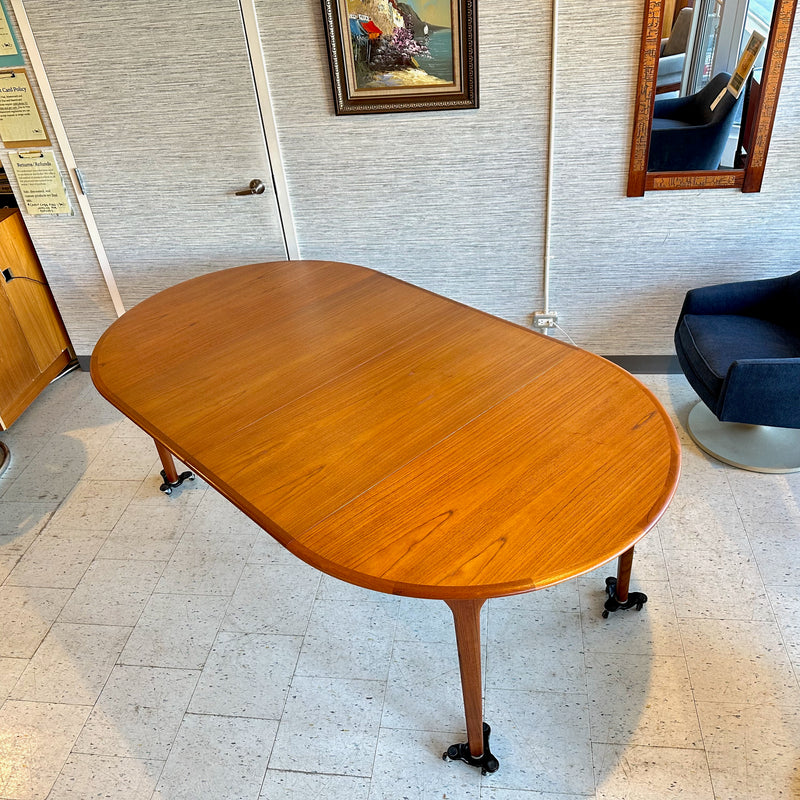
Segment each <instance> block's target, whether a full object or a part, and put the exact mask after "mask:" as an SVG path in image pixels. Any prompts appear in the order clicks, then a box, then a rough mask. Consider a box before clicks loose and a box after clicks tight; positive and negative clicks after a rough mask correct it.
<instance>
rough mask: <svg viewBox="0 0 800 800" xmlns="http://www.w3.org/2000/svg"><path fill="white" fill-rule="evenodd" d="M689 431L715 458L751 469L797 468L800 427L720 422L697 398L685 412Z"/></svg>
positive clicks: (734, 465)
mask: <svg viewBox="0 0 800 800" xmlns="http://www.w3.org/2000/svg"><path fill="white" fill-rule="evenodd" d="M687 427H688V431H689V435H690V436H691V437H692V439H693V440H694V443H695V444H696V445H697V446H698V447H699V448H700V449H701V450H704V451H705V452H706V453H708V454H709V455H710V456H713V457H714V458H716V459H717V460H718V461H722V462H724V463H725V464H730V465H731V466H733V467H738V468H739V469H748V470H750V471H751V472H773V473H779V472H800V429H798V428H771V427H768V426H766V425H743V424H741V423H739V422H720V421H719V420H718V419H717V418H716V417H715V416H714V414H713V412H712V411H711V410H710V409H709V408H708V406H707V405H706V404H705V403H704V402H702V401H700V402H699V403H698V404H697V405H696V406H695V407H694V408H693V409H692V410H691V411H690V412H689V424H688V426H687Z"/></svg>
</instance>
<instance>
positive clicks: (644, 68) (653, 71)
mask: <svg viewBox="0 0 800 800" xmlns="http://www.w3.org/2000/svg"><path fill="white" fill-rule="evenodd" d="M751 1H752V0H751ZM726 2H728V3H732V4H734V5H735V3H736V0H695V3H694V9H695V13H697V10H698V9H703V13H705V9H707V8H708V5H709V3H714V4H715V9H716V10H718V9H719V8H720V7H724V5H725V3H726ZM689 5H692V3H689ZM739 5H741V0H740V2H739ZM748 7H749V6H748V5H747V4H746V3H745V5H744V8H745V10H747V8H748ZM796 7H797V0H774V8H773V12H772V17H771V21H770V25H769V33H768V38H767V40H766V45H765V48H764V56H763V58H764V60H763V68H762V69H761V71H760V75H759V76H758V77H759V79H758V80H755V79H753V78H752V76H751V77H748V80H747V87H744V86H742V87H741V90H740V92H741V99H730V98H728V99H729V100H730V103H731V105H734V104H738V105H739V106H740V107H741V109H742V111H741V113H742V117H741V123H740V127H739V129H738V133H737V135H738V145H737V148H736V151H737V152H736V157H735V160H734V161H733V166H731V167H723V166H720V167H719V168H716V169H714V168H711V169H696V168H695V169H675V168H672V167H670V168H669V169H664V168H663V166H659V167H657V168H656V169H649V168H648V167H649V166H652V164H653V163H658V159H652V158H651V152H650V150H651V140H652V131H653V114H654V109H655V110H656V111H657V112H658V107H656V105H655V104H656V93H657V90H658V91H661V90H662V87H661V86H659V87H658V89H657V85H656V84H657V83H658V82H659V59H660V57H661V51H662V35H663V33H665V32H667V33H668V32H669V31H670V30H671V27H672V22H673V17H672V13H673V10H674V8H675V2H674V0H645V10H644V25H643V30H642V44H641V53H640V59H639V75H638V81H637V91H636V102H635V106H634V122H633V136H632V141H631V157H630V169H629V172H628V191H627V195H628V197H641V196H642V195H644V193H645V191H654V190H664V189H725V188H735V189H741V190H742V191H743V192H758V191H760V190H761V182H762V179H763V175H764V167H765V164H766V160H767V152H768V150H769V141H770V137H771V136H772V126H773V122H774V119H775V109H776V107H777V104H778V95H779V93H780V86H781V81H782V80H783V71H784V66H785V61H786V52H787V50H788V48H789V38H790V36H791V32H792V25H793V24H794V16H795V10H796ZM665 11H666V14H669V18H668V24H667V25H666V26H665V24H664V22H665V17H666V14H665ZM740 18H741V13H740ZM676 19H677V17H676ZM701 22H702V21H701V20H700V19H699V14H698V19H696V20H694V22H693V23H692V29H691V36H690V37H689V39H690V44H689V50H690V51H691V50H692V43H693V42H699V48H702V47H704V46H706V44H707V42H706V40H704V39H702V36H703V35H704V29H703V28H702V24H701ZM744 27H745V26H744V23H742V28H741V29H742V30H744ZM740 33H741V30H740ZM717 38H718V29H714V31H713V35H712V36H710V37H709V38H708V41H709V42H712V49H713V47H714V46H716V42H717ZM664 41H667V40H666V39H664ZM735 44H736V55H735V56H734V58H738V54H739V52H740V50H741V47H740V46H739V42H738V40H737V41H736V43H735ZM694 52H695V53H696V54H697V55H698V56H699V57H700V59H702V58H705V59H706V61H705V62H704V63H702V64H701V69H702V70H704V71H705V79H706V80H708V85H709V86H711V80H709V78H711V75H710V74H709V69H710V68H711V63H712V62H711V60H710V59H709V58H708V57H707V54H706V52H700V51H699V49H698V47H697V46H696V47H695V48H694ZM687 57H688V55H687ZM695 60H696V61H697V59H695ZM740 63H741V62H740ZM690 71H691V70H690V68H689V67H688V65H687V67H684V72H683V79H682V81H681V83H680V84H671V85H669V86H667V87H666V89H667V90H668V91H673V92H674V93H675V94H678V95H679V96H686V95H689V93H690V91H691V89H690V88H689V82H688V80H687V78H688V76H689V73H690ZM731 72H733V70H731ZM749 73H750V70H748V74H749ZM746 77H747V76H746ZM717 78H719V75H715V76H714V78H713V80H716V79H717ZM720 80H723V79H721V78H720ZM732 82H735V75H734V79H732ZM722 85H723V86H724V82H723V84H722ZM679 86H680V88H678V87H679ZM675 90H677V91H675ZM712 91H713V90H712ZM723 91H725V89H723ZM698 94H699V92H698ZM698 94H694V95H692V96H694V97H697V96H698ZM722 96H723V95H722V93H720V94H719V97H717V98H716V102H719V99H720V98H721V97H722ZM737 97H738V96H737ZM687 99H689V98H688V97H687ZM659 103H660V106H664V104H663V103H662V102H661V101H659ZM711 108H712V109H713V108H714V106H713V105H712V106H711ZM678 124H682V123H678ZM659 127H660V126H659Z"/></svg>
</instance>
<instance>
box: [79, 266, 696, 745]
mask: <svg viewBox="0 0 800 800" xmlns="http://www.w3.org/2000/svg"><path fill="white" fill-rule="evenodd" d="M91 370H92V378H93V380H94V382H95V385H96V386H97V388H98V390H99V391H100V393H101V394H102V395H103V396H104V397H106V398H107V399H108V400H109V401H110V402H111V403H112V404H114V405H115V406H116V407H117V408H119V409H120V410H121V411H122V412H123V413H124V414H126V415H127V416H128V417H130V418H131V419H132V420H133V421H134V422H136V423H137V424H138V425H139V426H140V427H142V428H143V429H144V430H145V431H147V432H148V433H149V434H150V435H151V436H152V437H153V438H154V439H155V440H156V442H157V443H158V444H159V446H160V448H162V452H163V451H168V452H170V453H172V454H174V455H175V456H177V457H178V458H179V459H180V460H182V461H184V462H185V463H186V464H187V465H189V466H190V467H191V469H193V470H195V471H196V472H197V473H198V474H199V475H201V476H202V477H203V478H204V479H205V480H206V481H207V482H208V483H209V484H210V485H211V486H213V487H214V488H215V489H217V490H218V491H219V492H221V493H222V494H223V495H224V496H225V497H227V498H228V499H229V500H230V501H231V502H233V503H234V504H235V505H236V506H238V507H239V508H240V509H242V510H243V511H244V512H245V513H246V514H247V515H249V516H250V517H251V518H252V519H253V520H255V521H256V522H257V523H258V524H259V525H260V526H261V527H262V528H263V529H264V530H266V531H268V532H269V533H270V534H271V535H272V536H274V537H275V538H276V539H277V540H278V541H279V542H281V544H283V545H284V546H285V547H286V548H287V549H288V550H290V551H291V552H293V553H294V554H296V555H297V556H298V557H300V558H301V559H303V560H304V561H306V562H307V563H309V564H311V565H313V566H314V567H317V568H319V569H320V570H322V571H324V572H326V573H328V574H329V575H333V576H335V577H337V578H341V579H342V580H345V581H348V582H350V583H354V584H357V585H359V586H363V587H366V588H368V589H374V590H377V591H380V592H387V593H392V594H400V595H408V596H412V597H422V598H434V599H440V600H445V601H446V602H448V604H449V605H450V606H451V608H452V609H454V614H455V615H456V627H457V629H458V627H459V624H461V625H462V627H465V626H466V627H465V631H466V630H467V629H469V630H472V631H473V634H474V635H477V633H476V632H474V630H473V629H474V627H475V620H476V618H477V614H479V610H480V604H481V603H483V601H485V600H486V599H487V598H491V597H498V596H502V595H509V594H516V593H520V592H527V591H531V590H534V589H539V588H542V587H544V586H549V585H551V584H555V583H558V582H560V581H564V580H566V579H568V578H571V577H574V576H576V575H580V574H581V573H584V572H587V571H588V570H591V569H593V568H595V567H597V566H599V565H601V564H603V563H605V562H607V561H609V560H611V559H614V558H615V557H617V556H621V555H623V554H626V553H629V554H632V552H633V550H632V548H633V546H634V544H635V543H636V541H637V540H638V539H639V538H640V537H641V536H643V535H644V534H645V533H646V532H647V531H648V530H649V529H650V528H651V527H652V526H653V524H654V523H655V522H656V520H657V519H658V518H659V516H660V515H661V513H662V512H663V511H664V509H665V508H666V506H667V504H668V503H669V500H670V498H671V496H672V494H673V492H674V490H675V487H676V484H677V480H678V474H679V463H680V449H679V444H678V437H677V434H676V431H675V428H674V426H673V425H672V423H671V421H670V419H669V417H668V415H667V414H666V412H665V411H664V409H663V408H662V407H661V405H660V404H659V403H658V401H657V400H656V399H655V397H654V396H653V395H652V394H651V392H650V391H649V390H648V389H646V388H645V387H644V386H643V385H642V384H641V383H639V381H637V380H636V379H635V378H633V377H632V376H631V375H630V374H628V373H627V372H625V371H624V370H622V369H621V368H619V367H617V366H615V365H614V364H612V363H610V362H608V361H606V360H604V359H602V358H600V357H598V356H596V355H593V354H591V353H588V352H586V351H584V350H580V349H578V348H576V347H573V346H570V345H567V344H564V343H562V342H560V341H557V340H555V339H552V338H550V337H547V336H544V335H542V334H540V333H535V332H533V331H530V330H528V329H526V328H523V327H520V326H517V325H514V324H512V323H509V322H506V321H504V320H501V319H498V318H496V317H493V316H490V315H488V314H485V313H482V312H480V311H477V310H475V309H473V308H469V307H467V306H464V305H461V304H459V303H457V302H454V301H452V300H449V299H446V298H443V297H441V296H438V295H435V294H433V293H431V292H428V291H425V290H423V289H420V288H418V287H415V286H412V285H410V284H407V283H404V282H402V281H400V280H397V279H395V278H392V277H389V276H387V275H383V274H381V273H379V272H375V271H373V270H370V269H366V268H363V267H357V266H353V265H349V264H340V263H335V262H328V261H293V262H274V263H266V264H255V265H250V266H244V267H238V268H234V269H229V270H223V271H220V272H216V273H212V274H209V275H205V276H203V277H200V278H196V279H193V280H190V281H187V282H185V283H182V284H179V285H177V286H174V287H172V288H171V289H167V290H165V291H163V292H161V293H159V294H157V295H155V296H153V297H151V298H149V299H147V300H145V301H144V302H142V303H141V304H139V305H138V306H136V307H135V308H133V309H131V310H130V311H128V312H127V313H126V314H125V315H123V316H122V317H121V318H120V319H119V320H118V321H117V322H115V323H114V324H113V325H112V326H111V327H110V328H109V330H108V331H106V333H105V334H104V335H103V336H102V338H101V339H100V341H99V343H98V345H97V347H96V349H95V351H94V354H93V357H92V366H91ZM625 592H627V585H626V586H625ZM622 599H624V597H623V598H622ZM462 601H463V602H462ZM462 633H463V635H464V636H467V633H464V632H462ZM474 644H475V643H474V642H472V644H471V645H467V644H464V648H463V652H462V640H461V639H460V640H459V652H460V655H461V656H462V678H463V677H464V669H465V667H464V663H463V660H464V658H466V650H467V648H468V646H469V647H472V649H473V651H474V650H475V647H474ZM478 660H479V659H478ZM478 668H479V664H478ZM467 669H468V671H469V670H471V673H470V674H472V675H473V677H474V665H472V666H468V667H467ZM478 674H479V673H478ZM471 693H472V696H473V701H474V690H473V691H472V692H471ZM466 694H467V691H466V687H465V701H466ZM467 711H468V728H470V727H472V728H473V730H472V731H470V734H471V735H470V740H469V741H470V749H471V751H472V753H473V754H474V755H477V754H479V753H480V751H481V745H480V743H477V742H476V741H474V740H475V739H476V734H475V732H474V719H473V724H472V726H470V720H469V716H470V712H469V708H468V709H467ZM473 717H474V713H473ZM476 751H477V752H476Z"/></svg>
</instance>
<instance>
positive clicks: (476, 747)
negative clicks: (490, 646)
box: [444, 599, 500, 775]
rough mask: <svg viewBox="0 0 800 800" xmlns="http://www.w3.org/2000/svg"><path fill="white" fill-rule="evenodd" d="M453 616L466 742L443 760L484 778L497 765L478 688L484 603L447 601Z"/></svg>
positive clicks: (481, 696)
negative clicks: (462, 765)
mask: <svg viewBox="0 0 800 800" xmlns="http://www.w3.org/2000/svg"><path fill="white" fill-rule="evenodd" d="M445 602H446V603H447V605H448V606H450V610H451V611H452V612H453V621H454V623H455V628H456V642H457V644H458V663H459V667H460V669H461V692H462V694H463V696H464V713H465V716H466V721H467V741H466V742H462V743H460V744H453V745H450V747H449V748H448V749H447V751H446V752H445V753H444V757H445V758H450V759H454V760H455V759H459V760H461V761H464V762H466V763H467V764H471V765H472V766H476V767H480V768H481V771H482V772H483V774H484V775H485V774H486V773H487V772H494V771H495V770H496V769H497V768H498V767H499V766H500V764H499V762H498V761H497V759H496V758H495V757H494V756H493V755H492V753H491V752H490V751H489V734H490V733H491V730H490V728H489V726H488V725H487V724H486V723H485V722H484V721H483V689H482V685H481V607H482V606H483V604H484V603H485V602H486V601H485V600H481V599H477V600H446V601H445Z"/></svg>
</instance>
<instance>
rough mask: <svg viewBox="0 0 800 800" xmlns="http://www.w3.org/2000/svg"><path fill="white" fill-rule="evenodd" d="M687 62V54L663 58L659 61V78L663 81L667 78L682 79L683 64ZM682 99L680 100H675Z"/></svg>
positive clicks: (676, 54)
mask: <svg viewBox="0 0 800 800" xmlns="http://www.w3.org/2000/svg"><path fill="white" fill-rule="evenodd" d="M685 61H686V53H675V55H672V56H661V58H659V59H658V73H657V77H658V78H661V79H662V80H663V79H664V78H665V77H666V76H670V77H673V76H674V77H677V79H678V80H680V79H681V74H682V73H683V64H684V62H685ZM674 99H676V100H677V99H680V98H674ZM659 102H660V103H662V102H664V101H663V100H659Z"/></svg>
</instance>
